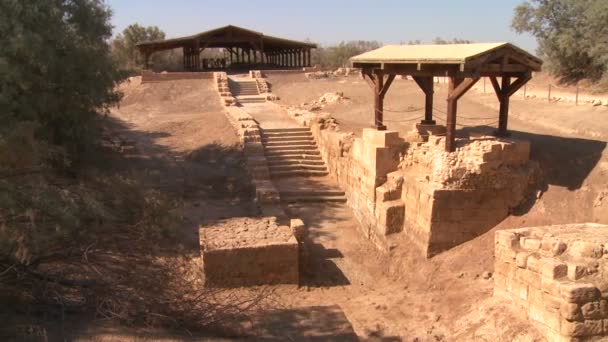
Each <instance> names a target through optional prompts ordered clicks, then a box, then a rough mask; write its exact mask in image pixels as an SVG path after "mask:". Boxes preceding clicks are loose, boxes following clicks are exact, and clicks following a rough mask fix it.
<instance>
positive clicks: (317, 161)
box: [262, 127, 346, 203]
mask: <svg viewBox="0 0 608 342" xmlns="http://www.w3.org/2000/svg"><path fill="white" fill-rule="evenodd" d="M262 144H263V145H264V152H265V154H266V160H267V162H268V169H269V171H270V177H271V179H272V180H273V182H276V183H278V186H277V189H279V193H280V195H281V200H282V201H283V202H287V203H297V202H346V198H345V197H344V192H343V191H341V190H339V189H335V188H332V187H328V186H327V184H326V183H327V182H324V181H323V178H326V176H327V175H328V174H329V173H328V171H327V167H326V166H325V162H324V161H323V159H322V158H321V154H320V152H319V150H318V149H317V144H316V142H315V140H314V138H313V136H312V133H311V132H310V130H309V129H308V128H300V127H297V128H275V129H263V130H262Z"/></svg>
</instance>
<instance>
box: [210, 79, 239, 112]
mask: <svg viewBox="0 0 608 342" xmlns="http://www.w3.org/2000/svg"><path fill="white" fill-rule="evenodd" d="M213 80H214V81H215V84H216V86H217V92H218V93H219V95H220V98H221V99H222V103H223V104H224V106H236V104H237V102H236V99H235V98H234V96H232V92H231V91H230V86H229V85H228V75H227V74H226V73H225V72H223V71H220V72H214V73H213Z"/></svg>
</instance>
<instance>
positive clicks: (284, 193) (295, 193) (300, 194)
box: [279, 189, 345, 197]
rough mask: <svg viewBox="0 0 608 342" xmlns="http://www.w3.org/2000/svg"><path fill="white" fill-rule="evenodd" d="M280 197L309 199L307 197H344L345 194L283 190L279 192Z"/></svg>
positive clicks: (325, 191) (312, 190) (336, 191)
mask: <svg viewBox="0 0 608 342" xmlns="http://www.w3.org/2000/svg"><path fill="white" fill-rule="evenodd" d="M279 193H280V195H281V197H283V196H285V197H309V196H344V195H345V193H344V191H342V190H323V189H311V190H284V191H280V192H279Z"/></svg>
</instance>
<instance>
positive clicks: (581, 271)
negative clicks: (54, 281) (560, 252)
mask: <svg viewBox="0 0 608 342" xmlns="http://www.w3.org/2000/svg"><path fill="white" fill-rule="evenodd" d="M586 274H587V267H585V266H581V265H575V264H572V263H570V264H568V279H570V280H579V279H581V278H582V277H584V276H585V275H586Z"/></svg>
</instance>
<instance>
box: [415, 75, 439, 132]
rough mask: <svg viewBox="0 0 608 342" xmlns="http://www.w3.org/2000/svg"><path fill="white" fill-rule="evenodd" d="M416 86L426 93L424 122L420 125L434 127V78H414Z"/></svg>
mask: <svg viewBox="0 0 608 342" xmlns="http://www.w3.org/2000/svg"><path fill="white" fill-rule="evenodd" d="M413 78H414V81H416V84H418V86H419V87H420V89H422V91H423V92H424V98H425V101H424V120H422V121H421V122H420V123H421V124H423V125H434V124H435V120H433V93H434V91H433V76H424V77H423V76H413Z"/></svg>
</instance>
